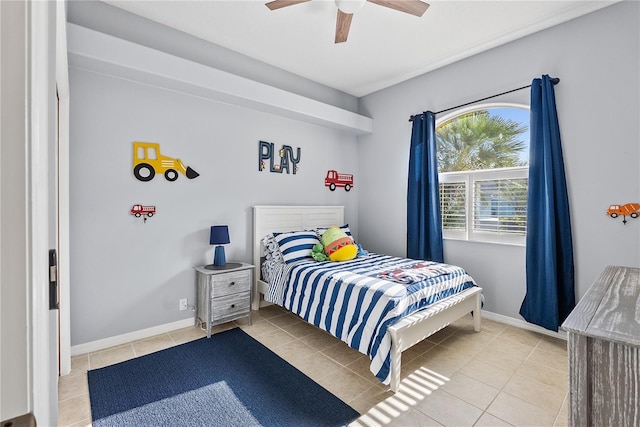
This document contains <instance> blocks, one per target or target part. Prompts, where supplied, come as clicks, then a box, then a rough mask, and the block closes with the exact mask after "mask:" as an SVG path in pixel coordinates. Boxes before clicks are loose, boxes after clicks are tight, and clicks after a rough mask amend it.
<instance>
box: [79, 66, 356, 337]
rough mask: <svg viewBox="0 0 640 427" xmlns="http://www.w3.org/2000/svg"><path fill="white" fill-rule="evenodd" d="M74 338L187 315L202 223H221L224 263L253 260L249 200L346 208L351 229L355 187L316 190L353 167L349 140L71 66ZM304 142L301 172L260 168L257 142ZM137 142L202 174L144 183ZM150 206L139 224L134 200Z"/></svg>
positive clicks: (204, 243)
mask: <svg viewBox="0 0 640 427" xmlns="http://www.w3.org/2000/svg"><path fill="white" fill-rule="evenodd" d="M70 85H71V86H70V90H71V134H70V157H71V158H70V165H71V166H70V194H71V206H70V216H71V217H70V221H71V236H70V239H71V261H72V262H71V344H72V345H78V344H83V343H87V342H91V341H95V340H99V339H103V338H108V337H112V336H116V335H120V334H125V333H128V332H133V331H138V330H141V329H145V328H149V327H153V326H158V325H163V324H167V323H170V322H173V321H177V320H182V319H186V318H188V317H189V316H192V315H193V314H192V313H191V312H190V311H178V300H179V299H180V298H188V299H189V301H190V304H193V303H194V301H195V272H194V270H193V267H194V266H197V265H203V264H210V263H211V262H212V258H213V248H212V247H211V246H210V245H209V227H210V226H211V225H215V224H228V225H229V233H230V238H231V244H229V245H226V255H227V260H228V261H230V260H238V261H246V262H250V261H251V257H252V254H251V242H252V240H251V239H252V228H251V227H252V216H251V206H253V205H260V204H263V205H264V204H336V205H345V206H346V215H347V221H348V222H351V223H352V224H353V225H354V229H355V230H354V231H355V232H356V233H357V224H356V223H355V221H356V219H357V217H358V203H357V199H358V185H357V184H356V186H355V188H354V189H353V190H352V191H350V192H349V193H347V192H345V191H343V190H339V191H335V192H331V191H329V190H328V189H327V188H325V187H324V176H325V175H326V172H327V170H328V169H337V170H338V171H344V172H348V173H354V174H355V177H356V180H358V171H357V160H356V157H357V156H356V148H357V146H356V138H355V136H352V135H349V134H345V133H341V132H338V131H335V130H330V129H326V128H322V127H318V126H314V125H309V124H304V123H301V122H297V121H293V120H289V119H284V118H281V117H278V116H275V115H270V114H266V113H259V112H256V111H253V110H249V109H245V108H240V107H235V106H231V105H228V104H223V103H219V102H213V101H209V100H205V99H200V98H196V97H193V96H188V95H183V94H180V93H176V92H173V91H168V90H164V89H161V88H157V87H153V86H148V85H142V84H137V83H132V82H130V81H126V80H122V79H119V78H114V77H109V76H105V75H102V74H97V73H93V72H88V71H85V70H81V69H77V68H71V70H70ZM260 140H264V141H268V142H273V143H274V144H275V147H276V149H279V148H281V147H282V145H290V146H292V147H293V148H294V150H295V148H297V147H300V148H301V156H302V159H301V161H300V163H299V165H298V166H299V170H298V173H297V174H295V175H293V174H286V173H283V174H277V173H271V172H268V171H258V143H259V141H260ZM133 141H149V142H158V143H160V148H161V150H162V152H163V153H164V154H165V155H168V156H171V157H179V158H180V159H182V160H183V161H184V163H185V164H186V165H188V166H191V167H192V168H193V169H195V170H196V171H197V172H199V173H200V176H199V177H198V178H196V179H194V180H188V179H186V178H185V177H184V176H182V175H180V177H179V178H178V179H177V181H175V182H168V181H166V180H165V179H164V177H162V176H159V175H156V177H155V178H154V179H153V180H152V181H150V182H146V183H144V182H140V181H138V180H137V179H135V177H134V176H133V173H132V166H131V165H132V143H133ZM136 203H142V204H145V205H155V206H156V208H157V215H156V216H154V217H153V218H150V219H149V220H148V221H147V222H146V223H144V222H143V221H142V220H141V219H136V218H135V217H133V216H132V215H130V214H129V209H130V208H131V206H132V205H133V204H136Z"/></svg>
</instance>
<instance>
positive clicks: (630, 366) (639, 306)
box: [562, 266, 640, 427]
mask: <svg viewBox="0 0 640 427" xmlns="http://www.w3.org/2000/svg"><path fill="white" fill-rule="evenodd" d="M562 329H564V330H566V331H567V333H568V344H567V345H568V352H569V391H570V396H569V425H570V426H621V427H622V426H640V269H638V268H629V267H616V266H608V267H606V268H605V270H604V271H603V272H602V274H601V275H600V277H599V278H598V280H596V281H595V283H594V284H593V285H592V286H591V288H589V290H588V291H587V293H586V294H585V296H584V297H583V298H582V299H581V300H580V302H579V303H578V304H577V305H576V307H575V309H574V310H573V311H572V312H571V314H570V315H569V317H567V319H566V320H565V322H564V323H563V324H562Z"/></svg>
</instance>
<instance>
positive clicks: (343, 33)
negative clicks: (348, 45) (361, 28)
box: [336, 9, 353, 43]
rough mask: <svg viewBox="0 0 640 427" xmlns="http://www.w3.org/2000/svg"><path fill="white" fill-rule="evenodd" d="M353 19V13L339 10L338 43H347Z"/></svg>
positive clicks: (337, 22) (337, 23)
mask: <svg viewBox="0 0 640 427" xmlns="http://www.w3.org/2000/svg"><path fill="white" fill-rule="evenodd" d="M352 18H353V13H344V12H343V11H341V10H340V9H338V18H337V20H336V43H344V42H346V41H347V36H348V35H349V27H351V19H352Z"/></svg>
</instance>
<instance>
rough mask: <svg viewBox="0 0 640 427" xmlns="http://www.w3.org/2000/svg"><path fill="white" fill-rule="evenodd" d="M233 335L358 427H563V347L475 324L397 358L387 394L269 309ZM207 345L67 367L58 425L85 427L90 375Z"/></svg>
mask: <svg viewBox="0 0 640 427" xmlns="http://www.w3.org/2000/svg"><path fill="white" fill-rule="evenodd" d="M236 326H239V327H241V328H242V329H244V330H245V331H246V332H247V333H248V334H249V335H251V336H253V337H254V338H255V339H257V340H258V341H260V342H262V343H263V344H264V345H266V346H267V347H269V348H270V349H272V350H273V351H274V352H275V353H277V354H279V355H280V356H281V357H282V358H284V359H286V360H287V361H289V363H291V364H292V365H294V366H296V367H297V368H298V369H300V370H301V371H302V372H304V373H305V374H306V375H307V376H309V377H311V378H313V379H314V380H315V381H316V382H318V383H319V384H321V385H322V386H323V387H325V388H326V389H328V390H329V391H331V392H332V393H333V394H335V395H336V396H338V397H339V398H341V399H342V400H343V401H345V402H346V403H348V404H349V405H351V406H352V407H353V408H354V409H356V410H357V411H358V412H360V413H361V414H362V415H361V417H360V418H359V419H358V420H356V421H355V422H353V423H352V426H353V427H362V426H441V425H442V426H510V425H513V426H565V425H567V418H568V415H567V395H568V378H567V352H566V342H565V341H562V340H559V339H554V338H551V337H548V336H545V335H540V334H537V333H534V332H530V331H526V330H522V329H519V328H514V327H511V326H507V325H504V324H501V323H497V322H492V321H489V320H483V324H482V332H480V333H476V332H474V331H473V324H472V319H471V316H467V317H465V318H463V319H460V320H458V321H457V322H455V323H454V324H452V325H450V326H448V327H447V328H445V329H443V330H441V331H440V332H438V333H436V334H434V335H432V336H431V337H429V338H428V339H427V340H425V341H423V342H422V343H420V344H417V345H416V346H414V347H412V348H410V349H408V350H407V351H405V352H404V353H403V355H402V365H403V367H402V368H403V369H402V378H403V380H402V385H401V389H400V391H399V392H398V393H397V394H395V395H394V394H393V393H390V392H388V391H386V390H385V388H384V387H383V386H382V384H381V383H380V382H379V381H377V380H376V379H375V377H374V376H373V374H371V373H370V372H369V367H368V358H367V357H366V356H364V355H362V354H361V353H358V352H357V351H355V350H353V349H351V348H349V347H348V346H347V345H346V344H344V343H342V342H341V341H339V340H337V339H336V338H333V337H332V336H330V335H329V334H327V333H325V332H323V331H321V330H319V329H317V328H315V327H313V326H311V325H309V324H307V323H305V322H303V321H302V320H300V319H299V318H298V317H296V316H294V315H292V314H290V313H288V312H286V311H284V310H282V309H281V308H279V307H276V306H271V307H267V308H263V309H261V310H260V311H259V312H254V316H253V325H252V326H248V324H247V322H246V321H238V322H236V323H233V322H232V323H229V324H226V325H222V326H219V327H216V328H215V331H216V332H220V331H223V330H225V329H228V328H232V327H236ZM203 336H205V333H204V332H203V331H202V330H200V328H197V327H192V328H186V329H182V330H179V331H175V332H171V333H166V334H162V335H158V336H155V337H152V338H148V339H145V340H140V341H134V342H131V343H128V344H124V345H120V346H116V347H112V348H109V349H106V350H102V351H97V352H93V353H89V354H84V355H80V356H74V357H73V358H72V360H71V367H72V369H71V374H69V375H67V376H64V377H61V378H60V381H59V387H58V388H59V401H58V409H59V418H58V420H59V425H60V426H87V425H90V424H91V412H90V406H89V394H88V393H89V391H88V387H87V370H89V369H95V368H99V367H103V366H106V365H109V364H113V363H117V362H121V361H124V360H128V359H131V358H134V357H138V356H142V355H145V354H148V353H151V352H154V351H158V350H161V349H164V348H168V347H172V346H174V345H178V344H182V343H185V342H188V341H191V340H193V339H198V338H201V337H203Z"/></svg>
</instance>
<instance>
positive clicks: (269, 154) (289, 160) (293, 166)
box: [258, 141, 300, 175]
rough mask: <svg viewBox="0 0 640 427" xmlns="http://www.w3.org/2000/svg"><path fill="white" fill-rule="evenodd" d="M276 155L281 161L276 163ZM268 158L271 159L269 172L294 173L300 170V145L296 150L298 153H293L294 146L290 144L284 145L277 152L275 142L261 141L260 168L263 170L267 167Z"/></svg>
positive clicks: (259, 147)
mask: <svg viewBox="0 0 640 427" xmlns="http://www.w3.org/2000/svg"><path fill="white" fill-rule="evenodd" d="M276 155H277V156H278V157H279V158H280V161H279V162H278V163H276V161H275V158H276ZM266 160H269V172H275V173H282V172H283V171H287V173H293V174H294V175H295V174H296V172H298V163H300V147H298V148H297V150H296V155H295V156H294V154H293V148H291V146H289V145H283V146H282V148H281V149H280V150H279V151H277V152H276V150H275V146H274V144H273V142H265V141H260V143H259V146H258V170H259V171H263V170H265V169H266V168H267V164H266V163H265V161H266Z"/></svg>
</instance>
